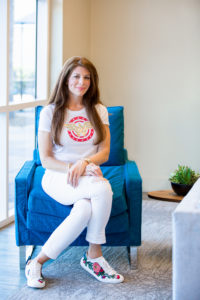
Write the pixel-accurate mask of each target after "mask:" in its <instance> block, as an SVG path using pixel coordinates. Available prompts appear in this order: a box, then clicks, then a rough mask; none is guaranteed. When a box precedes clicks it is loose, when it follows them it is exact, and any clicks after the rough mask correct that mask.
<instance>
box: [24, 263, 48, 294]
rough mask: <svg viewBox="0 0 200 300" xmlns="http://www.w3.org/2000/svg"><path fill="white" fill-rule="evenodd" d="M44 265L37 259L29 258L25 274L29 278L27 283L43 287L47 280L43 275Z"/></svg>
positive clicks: (34, 286)
mask: <svg viewBox="0 0 200 300" xmlns="http://www.w3.org/2000/svg"><path fill="white" fill-rule="evenodd" d="M41 270H42V265H41V264H40V263H39V262H38V261H37V260H36V259H34V260H29V261H28V262H27V264H26V269H25V275H26V278H27V285H28V286H30V287H33V288H39V289H41V288H43V287H44V286H45V280H44V278H43V277H42V273H41Z"/></svg>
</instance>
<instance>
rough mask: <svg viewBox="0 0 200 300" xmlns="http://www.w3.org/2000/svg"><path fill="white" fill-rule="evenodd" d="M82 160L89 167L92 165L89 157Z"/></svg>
mask: <svg viewBox="0 0 200 300" xmlns="http://www.w3.org/2000/svg"><path fill="white" fill-rule="evenodd" d="M82 160H83V161H85V162H86V163H87V164H88V165H89V164H92V161H91V159H90V158H88V157H85V158H82Z"/></svg>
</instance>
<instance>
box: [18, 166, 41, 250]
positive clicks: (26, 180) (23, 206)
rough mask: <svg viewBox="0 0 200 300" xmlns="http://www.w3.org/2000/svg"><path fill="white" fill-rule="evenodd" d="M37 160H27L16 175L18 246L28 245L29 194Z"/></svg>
mask: <svg viewBox="0 0 200 300" xmlns="http://www.w3.org/2000/svg"><path fill="white" fill-rule="evenodd" d="M36 166H37V165H36V163H35V161H33V160H32V161H26V162H25V164H24V165H23V167H22V168H21V170H20V171H19V173H18V174H17V176H16V177H15V235H16V244H17V246H21V245H26V240H28V230H27V226H26V216H27V206H28V194H29V191H30V188H31V183H32V178H33V175H34V172H35V169H36Z"/></svg>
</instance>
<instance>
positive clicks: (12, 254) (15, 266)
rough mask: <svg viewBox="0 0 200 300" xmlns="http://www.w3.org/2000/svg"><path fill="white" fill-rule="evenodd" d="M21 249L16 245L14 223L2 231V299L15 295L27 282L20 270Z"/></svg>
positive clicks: (0, 250)
mask: <svg viewBox="0 0 200 300" xmlns="http://www.w3.org/2000/svg"><path fill="white" fill-rule="evenodd" d="M18 262H19V248H18V247H17V246H16V244H15V229H14V223H12V224H11V225H9V226H7V227H5V228H2V229H0V299H1V300H5V299H7V298H8V297H9V296H10V295H12V294H14V292H15V290H16V289H19V288H20V287H22V286H23V285H24V284H25V282H26V279H25V276H24V271H20V269H19V263H18Z"/></svg>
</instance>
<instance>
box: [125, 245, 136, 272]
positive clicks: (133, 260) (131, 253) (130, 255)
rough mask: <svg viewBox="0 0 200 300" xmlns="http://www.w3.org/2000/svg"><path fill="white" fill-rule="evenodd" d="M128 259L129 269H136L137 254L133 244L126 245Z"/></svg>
mask: <svg viewBox="0 0 200 300" xmlns="http://www.w3.org/2000/svg"><path fill="white" fill-rule="evenodd" d="M127 250H128V259H129V264H130V269H131V270H136V269H137V254H138V248H137V247H133V246H128V247H127Z"/></svg>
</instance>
